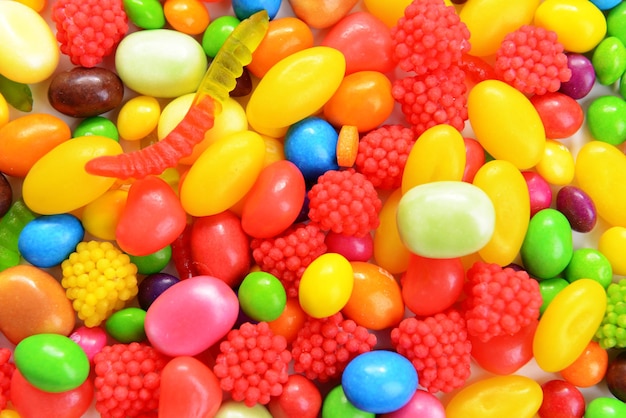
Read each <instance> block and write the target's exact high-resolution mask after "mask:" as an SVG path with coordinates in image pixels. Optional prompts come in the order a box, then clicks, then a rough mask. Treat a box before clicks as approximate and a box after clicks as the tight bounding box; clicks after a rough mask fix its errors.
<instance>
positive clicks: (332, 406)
mask: <svg viewBox="0 0 626 418" xmlns="http://www.w3.org/2000/svg"><path fill="white" fill-rule="evenodd" d="M375 416H376V414H374V413H372V412H367V411H363V410H362V409H359V408H357V407H356V406H354V405H353V404H352V402H350V401H349V400H348V398H347V397H346V394H345V393H344V391H343V387H342V386H341V385H339V386H335V387H334V388H333V389H332V390H331V391H330V392H328V395H326V397H325V398H324V403H323V404H322V417H323V418H344V417H350V418H374V417H375Z"/></svg>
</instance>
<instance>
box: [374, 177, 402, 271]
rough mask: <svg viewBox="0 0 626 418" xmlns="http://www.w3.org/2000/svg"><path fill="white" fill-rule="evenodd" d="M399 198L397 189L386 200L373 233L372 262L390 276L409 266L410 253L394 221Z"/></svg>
mask: <svg viewBox="0 0 626 418" xmlns="http://www.w3.org/2000/svg"><path fill="white" fill-rule="evenodd" d="M401 197H402V189H400V188H398V189H396V190H395V191H394V192H393V193H392V194H391V195H390V196H389V197H388V198H387V200H386V201H385V203H384V204H383V207H382V209H381V210H380V213H379V214H378V219H380V224H379V225H378V228H377V229H376V232H375V233H374V260H376V264H378V265H379V266H380V267H382V268H384V269H385V270H387V271H388V272H389V273H391V274H399V273H402V272H404V271H405V270H406V269H407V267H408V265H409V256H410V253H409V250H407V248H406V247H405V245H404V243H403V242H402V239H401V238H400V233H399V232H398V222H397V219H396V211H397V208H398V203H399V202H400V198H401Z"/></svg>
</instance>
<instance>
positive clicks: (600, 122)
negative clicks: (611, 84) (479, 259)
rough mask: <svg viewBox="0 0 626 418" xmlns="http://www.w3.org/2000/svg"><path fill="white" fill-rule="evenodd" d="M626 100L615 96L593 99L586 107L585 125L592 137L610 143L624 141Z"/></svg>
mask: <svg viewBox="0 0 626 418" xmlns="http://www.w3.org/2000/svg"><path fill="white" fill-rule="evenodd" d="M625 118H626V102H625V101H624V99H622V98H619V97H616V96H601V97H597V98H596V99H594V100H593V101H592V102H591V104H590V105H589V108H588V109H587V126H588V127H589V131H590V132H591V135H592V136H593V137H594V139H597V140H599V141H603V142H607V143H609V144H611V145H620V144H621V143H623V142H624V141H626V122H625V121H626V119H625Z"/></svg>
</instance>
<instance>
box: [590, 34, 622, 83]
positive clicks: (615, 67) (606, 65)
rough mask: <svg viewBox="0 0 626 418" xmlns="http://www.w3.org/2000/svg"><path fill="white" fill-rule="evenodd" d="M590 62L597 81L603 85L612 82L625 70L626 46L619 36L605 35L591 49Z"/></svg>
mask: <svg viewBox="0 0 626 418" xmlns="http://www.w3.org/2000/svg"><path fill="white" fill-rule="evenodd" d="M591 63H592V64H593V68H594V70H595V71H596V80H598V83H600V84H604V85H605V86H608V85H610V84H613V83H615V82H616V81H617V80H619V79H620V77H621V76H622V74H624V71H626V47H624V44H623V43H622V41H620V40H619V38H616V37H615V36H609V37H606V38H604V39H603V40H602V42H600V43H599V44H598V46H597V47H596V49H595V50H594V51H593V56H592V57H591Z"/></svg>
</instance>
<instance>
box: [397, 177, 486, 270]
mask: <svg viewBox="0 0 626 418" xmlns="http://www.w3.org/2000/svg"><path fill="white" fill-rule="evenodd" d="M397 218H398V219H397V221H398V232H399V233H400V238H401V239H402V241H403V242H404V244H405V245H406V246H407V248H408V249H409V251H411V252H412V253H414V254H417V255H421V256H422V257H429V258H454V257H461V256H463V255H467V254H471V253H473V252H475V251H478V250H480V249H481V248H483V247H484V246H485V245H486V244H487V243H488V242H489V240H490V239H491V237H492V235H493V232H494V228H495V209H494V207H493V203H491V199H490V198H489V196H487V194H486V193H485V192H483V191H482V190H481V189H479V188H478V187H476V186H474V185H472V184H469V183H465V182H462V181H436V182H432V183H426V184H421V185H419V186H415V187H413V188H412V189H410V190H409V191H407V192H406V193H404V195H403V196H402V198H401V199H400V202H399V203H398V209H397ZM416 220H419V221H418V222H416Z"/></svg>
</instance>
